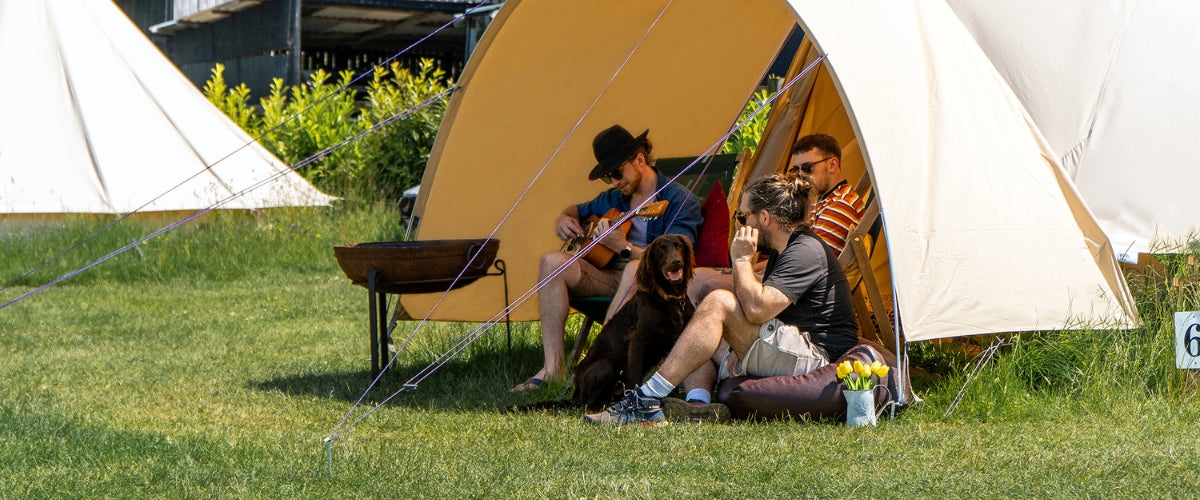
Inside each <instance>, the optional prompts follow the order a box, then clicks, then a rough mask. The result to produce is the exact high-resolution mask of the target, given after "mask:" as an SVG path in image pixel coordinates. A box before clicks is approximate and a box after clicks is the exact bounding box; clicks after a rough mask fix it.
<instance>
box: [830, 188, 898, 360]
mask: <svg viewBox="0 0 1200 500" xmlns="http://www.w3.org/2000/svg"><path fill="white" fill-rule="evenodd" d="M855 191H857V192H858V193H859V195H860V196H862V197H863V200H864V201H865V203H866V210H865V211H864V212H863V217H862V220H860V221H859V222H858V226H855V228H854V229H853V230H851V231H850V234H849V235H848V236H847V237H846V248H844V249H842V254H841V255H840V256H839V257H838V262H839V263H841V265H842V269H844V270H845V271H846V277H847V278H848V279H850V280H851V281H850V289H851V298H852V300H853V301H854V311H855V314H857V315H858V325H859V329H860V330H861V332H862V335H861V336H862V337H863V338H866V339H868V340H874V341H878V342H879V343H881V344H882V345H884V346H887V347H888V348H889V349H891V350H892V352H899V351H897V350H896V349H897V348H898V347H899V346H897V345H896V341H895V338H896V336H895V333H894V331H893V330H892V323H891V321H890V318H889V316H888V311H889V308H888V305H887V303H885V302H884V300H883V294H882V293H881V292H880V290H879V283H878V281H877V280H876V278H875V273H874V268H873V266H872V265H871V257H872V256H873V255H874V251H875V249H876V248H878V247H879V245H878V244H877V243H878V242H879V234H880V231H881V230H882V229H883V219H881V218H880V217H879V199H878V197H877V196H875V190H874V189H873V188H872V186H871V184H870V178H869V176H868V175H867V173H865V172H864V173H863V175H862V178H860V179H859V181H858V184H857V185H856V186H855ZM868 305H869V306H870V307H868Z"/></svg>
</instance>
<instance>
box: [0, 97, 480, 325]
mask: <svg viewBox="0 0 1200 500" xmlns="http://www.w3.org/2000/svg"><path fill="white" fill-rule="evenodd" d="M456 90H458V87H457V86H455V87H450V88H447V89H446V90H443V91H441V92H438V93H437V94H434V95H432V96H430V97H428V98H426V99H425V100H424V101H421V102H420V103H418V104H417V105H416V106H413V107H412V108H409V109H406V110H404V111H401V112H399V113H396V114H394V115H392V116H390V117H388V118H387V119H385V120H383V121H381V122H379V123H376V124H375V125H372V126H371V128H369V129H366V130H363V131H361V132H359V133H357V134H355V135H353V136H351V137H348V138H346V139H343V140H342V141H341V142H338V143H337V144H334V145H333V146H330V147H328V148H325V149H324V150H321V151H319V152H317V153H316V154H314V155H312V156H309V157H308V158H305V159H304V160H303V161H300V162H298V163H296V164H295V165H292V166H291V167H288V168H287V169H285V170H281V171H279V172H276V173H275V174H273V175H271V176H270V177H267V178H265V179H263V180H261V181H259V182H256V183H254V184H251V185H250V186H249V187H247V188H245V189H243V190H241V191H238V192H236V193H233V194H232V195H229V196H227V197H225V198H224V199H222V200H220V201H218V202H216V203H214V204H212V205H209V206H207V207H205V208H203V209H201V210H197V211H195V212H193V213H191V214H190V215H188V216H186V217H183V218H181V219H179V220H176V221H175V222H172V223H171V224H168V225H166V226H164V227H162V228H159V229H158V230H156V231H154V232H152V233H150V234H148V235H146V236H143V237H141V238H138V239H135V240H133V241H132V242H130V243H128V244H126V245H125V246H123V247H121V248H118V249H116V250H113V251H112V252H109V253H108V254H107V255H105V256H103V257H100V258H99V259H96V260H94V261H92V262H90V263H88V264H85V265H83V266H82V267H79V268H77V269H75V270H73V271H70V272H68V273H66V274H63V275H62V276H59V277H58V278H55V279H54V280H52V281H50V282H48V283H46V284H44V285H41V286H39V287H37V288H34V289H32V290H30V291H28V292H25V293H24V294H21V295H20V296H18V297H17V298H15V299H12V300H10V301H8V302H5V303H4V304H0V310H3V309H5V308H7V307H9V306H11V305H13V304H16V303H18V302H20V301H22V300H25V299H27V298H29V297H32V296H33V295H36V294H38V293H41V292H43V291H45V290H47V289H49V288H50V287H53V286H54V285H57V284H59V283H62V282H63V281H66V280H68V279H70V278H72V277H74V276H75V275H77V274H79V273H82V272H84V271H87V270H88V269H91V268H93V267H96V266H98V265H100V264H102V263H104V262H105V261H107V260H109V259H111V258H113V257H116V256H118V255H120V254H122V253H125V252H127V251H129V250H130V249H132V248H136V247H137V246H138V245H140V244H142V243H144V242H146V241H149V240H151V239H154V238H155V237H157V236H159V235H162V234H164V233H167V232H169V231H171V230H174V229H175V228H178V227H180V226H182V225H184V224H186V223H188V222H191V221H193V220H195V219H197V218H199V217H200V216H202V215H204V214H206V213H208V212H211V211H213V210H216V209H218V208H220V207H221V206H223V205H225V204H226V203H229V202H231V201H233V200H235V199H237V198H239V197H241V196H244V195H245V194H247V193H249V192H251V191H253V190H255V189H258V188H260V187H263V186H265V185H267V184H270V183H271V182H274V181H275V180H276V179H279V178H280V177H283V176H284V175H286V174H288V173H290V172H293V171H295V170H296V169H299V168H301V167H304V166H305V165H308V164H310V163H312V162H315V161H317V160H320V159H322V158H324V157H326V156H328V155H329V154H330V153H332V152H334V151H337V150H338V149H341V148H343V147H345V146H346V145H348V144H351V143H353V142H355V141H357V140H359V139H362V138H363V137H366V136H367V135H369V134H372V133H374V132H375V131H377V130H380V129H382V128H385V127H387V126H388V125H391V124H392V123H394V122H395V121H396V120H399V119H401V118H404V117H406V116H408V115H411V114H413V113H415V112H417V111H420V110H421V109H424V108H425V107H428V106H429V105H430V104H433V103H434V102H436V101H439V100H441V99H444V98H446V97H449V96H450V94H453V93H454V91H456Z"/></svg>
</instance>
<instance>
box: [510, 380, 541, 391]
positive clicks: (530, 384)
mask: <svg viewBox="0 0 1200 500" xmlns="http://www.w3.org/2000/svg"><path fill="white" fill-rule="evenodd" d="M545 384H546V381H545V380H542V379H540V378H537V377H529V380H526V381H524V382H522V383H520V384H518V385H517V386H516V387H513V388H512V389H510V390H509V391H508V392H525V391H535V390H538V389H540V388H541V387H542V386H543V385H545Z"/></svg>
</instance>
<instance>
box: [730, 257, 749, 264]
mask: <svg viewBox="0 0 1200 500" xmlns="http://www.w3.org/2000/svg"><path fill="white" fill-rule="evenodd" d="M738 262H750V257H738V258H736V259H733V263H734V264H737V263H738Z"/></svg>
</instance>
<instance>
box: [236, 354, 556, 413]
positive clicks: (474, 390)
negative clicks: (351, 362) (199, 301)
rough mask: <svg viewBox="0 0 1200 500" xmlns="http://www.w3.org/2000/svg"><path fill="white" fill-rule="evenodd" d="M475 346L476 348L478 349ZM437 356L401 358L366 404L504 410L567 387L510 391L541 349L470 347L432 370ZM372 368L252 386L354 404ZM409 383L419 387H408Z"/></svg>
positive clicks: (288, 377)
mask: <svg viewBox="0 0 1200 500" xmlns="http://www.w3.org/2000/svg"><path fill="white" fill-rule="evenodd" d="M473 347H474V346H473ZM432 358H433V357H432V356H430V357H429V358H424V359H421V360H409V361H406V362H401V361H400V357H398V358H397V360H396V362H395V363H394V364H393V365H392V366H391V368H389V369H388V370H387V371H386V372H384V373H383V375H382V376H381V377H380V378H379V382H378V384H377V385H376V386H375V387H374V388H372V389H371V390H370V392H369V393H368V394H367V395H366V397H365V398H364V399H363V402H364V403H365V404H378V403H379V402H381V401H384V400H386V399H387V398H388V397H390V396H392V395H393V394H396V393H397V392H401V391H402V392H401V393H400V394H397V395H396V396H395V397H394V398H392V399H391V400H390V401H388V404H389V405H400V406H405V407H419V408H441V409H448V408H453V409H482V410H501V411H504V409H505V408H507V407H511V406H513V405H519V404H527V403H531V402H535V401H540V400H547V399H560V398H561V397H563V396H562V395H561V392H562V386H561V385H557V386H547V387H544V388H542V389H540V390H538V391H532V392H531V393H518V394H514V393H511V392H509V389H511V388H512V387H513V386H515V385H516V384H518V383H520V382H521V381H523V380H524V379H525V378H526V377H528V376H529V375H530V374H532V373H533V372H535V371H537V368H538V367H539V366H541V362H542V349H541V346H540V345H531V344H514V345H513V347H512V353H511V355H510V354H509V352H508V349H507V348H506V347H505V346H503V345H500V346H499V347H498V348H497V347H495V346H483V347H482V348H479V349H473V348H469V349H468V350H467V351H464V352H463V353H460V354H459V355H458V356H455V357H454V358H452V359H450V360H449V361H447V362H445V363H444V364H442V365H440V366H431V363H432V362H433V359H432ZM371 381H372V377H371V374H370V370H369V367H368V366H367V364H366V363H364V364H363V369H362V370H357V371H339V372H323V373H297V374H293V375H283V376H280V377H276V378H272V379H268V380H262V381H252V382H250V384H249V386H250V387H251V388H253V389H257V390H263V391H280V392H282V393H284V394H288V395H296V396H316V397H323V398H331V399H339V400H342V401H346V402H351V403H352V402H355V401H358V399H359V398H360V397H362V395H363V392H364V391H366V390H367V387H368V386H369V385H370V384H371ZM408 383H413V384H415V387H411V386H406V384H408Z"/></svg>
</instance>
